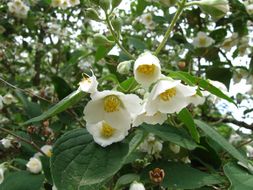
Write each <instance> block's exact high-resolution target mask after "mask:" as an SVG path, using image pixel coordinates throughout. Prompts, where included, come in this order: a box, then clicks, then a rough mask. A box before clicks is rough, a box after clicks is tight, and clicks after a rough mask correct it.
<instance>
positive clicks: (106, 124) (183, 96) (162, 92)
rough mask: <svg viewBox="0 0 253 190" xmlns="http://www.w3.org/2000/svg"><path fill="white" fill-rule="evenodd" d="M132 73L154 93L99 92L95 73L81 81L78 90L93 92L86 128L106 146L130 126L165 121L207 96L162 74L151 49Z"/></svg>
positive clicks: (140, 57) (158, 146)
mask: <svg viewBox="0 0 253 190" xmlns="http://www.w3.org/2000/svg"><path fill="white" fill-rule="evenodd" d="M133 73H134V77H135V80H136V81H137V82H138V83H139V84H140V85H141V87H142V88H143V89H146V92H147V91H148V90H147V89H148V88H150V87H152V89H151V92H150V93H148V92H147V93H146V94H145V95H144V100H142V99H140V98H139V97H138V96H137V95H135V94H124V93H122V92H118V91H114V90H105V91H102V92H100V91H97V86H98V82H97V80H96V77H95V76H94V74H93V73H92V76H87V77H84V79H83V80H82V81H81V82H80V83H79V85H80V86H79V90H81V91H84V92H88V93H90V94H91V95H90V96H91V100H90V101H89V102H88V103H87V105H86V107H85V108H84V118H85V120H86V128H87V130H88V132H89V133H90V134H92V136H93V138H94V141H95V142H96V143H98V144H100V145H101V146H103V147H105V146H108V145H110V144H112V143H114V142H119V141H122V140H123V139H124V138H125V137H126V136H127V135H128V131H129V130H130V128H131V127H137V126H139V125H141V124H142V123H144V122H145V123H148V124H153V125H154V124H158V123H159V124H163V123H164V122H165V121H166V120H167V114H172V113H178V112H180V111H181V110H182V109H183V108H185V107H186V106H188V105H189V104H191V103H192V104H194V105H199V104H202V103H204V100H205V98H204V97H201V96H199V95H197V91H196V90H197V87H191V86H187V85H184V84H182V83H181V81H180V80H173V79H172V78H169V77H166V76H164V75H162V73H161V65H160V61H159V59H158V58H157V57H156V56H154V55H153V54H152V53H150V52H145V53H143V54H141V55H140V56H139V57H138V58H137V60H136V61H135V63H134V68H133ZM94 113H96V114H94ZM150 138H151V137H150ZM148 141H149V140H148ZM160 144H161V143H160ZM160 144H159V145H157V144H156V143H155V145H157V147H156V148H155V149H161V147H162V145H160ZM152 149H153V148H152ZM152 151H153V150H152ZM148 152H150V151H148Z"/></svg>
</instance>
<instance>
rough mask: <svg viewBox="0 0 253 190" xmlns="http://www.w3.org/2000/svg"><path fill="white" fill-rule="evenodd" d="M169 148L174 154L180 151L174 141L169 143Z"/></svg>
mask: <svg viewBox="0 0 253 190" xmlns="http://www.w3.org/2000/svg"><path fill="white" fill-rule="evenodd" d="M169 147H170V150H171V151H172V152H174V153H175V154H178V153H179V152H180V146H179V145H177V144H174V143H170V145H169Z"/></svg>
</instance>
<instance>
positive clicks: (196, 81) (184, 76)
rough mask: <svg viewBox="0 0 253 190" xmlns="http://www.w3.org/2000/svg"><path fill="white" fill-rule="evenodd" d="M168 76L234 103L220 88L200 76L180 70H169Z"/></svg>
mask: <svg viewBox="0 0 253 190" xmlns="http://www.w3.org/2000/svg"><path fill="white" fill-rule="evenodd" d="M169 76H170V77H172V78H176V79H180V80H183V81H184V82H186V83H187V84H189V85H191V86H193V85H197V86H199V87H201V88H203V89H204V90H207V91H209V92H211V93H212V94H214V95H216V96H218V97H220V98H222V99H224V100H227V101H228V102H231V103H233V104H235V105H236V103H235V102H234V101H233V99H232V98H230V97H228V96H227V95H226V94H224V93H223V92H222V91H221V90H220V89H218V88H216V87H215V86H213V85H212V84H210V83H209V82H208V81H206V80H204V79H202V78H199V77H195V76H192V75H190V74H189V73H186V72H182V71H177V72H175V71H169Z"/></svg>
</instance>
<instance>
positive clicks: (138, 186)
mask: <svg viewBox="0 0 253 190" xmlns="http://www.w3.org/2000/svg"><path fill="white" fill-rule="evenodd" d="M129 190H145V187H144V185H143V184H142V183H140V182H136V181H134V182H133V183H131V185H130V188H129Z"/></svg>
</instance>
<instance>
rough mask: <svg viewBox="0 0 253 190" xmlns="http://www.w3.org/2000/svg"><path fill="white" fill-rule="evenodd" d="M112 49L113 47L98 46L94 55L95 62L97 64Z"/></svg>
mask: <svg viewBox="0 0 253 190" xmlns="http://www.w3.org/2000/svg"><path fill="white" fill-rule="evenodd" d="M112 48H113V46H109V47H105V46H99V47H98V48H97V51H96V54H95V61H96V62H98V61H99V60H100V59H102V58H104V57H105V56H106V55H107V54H108V53H109V52H110V51H111V49H112Z"/></svg>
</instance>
